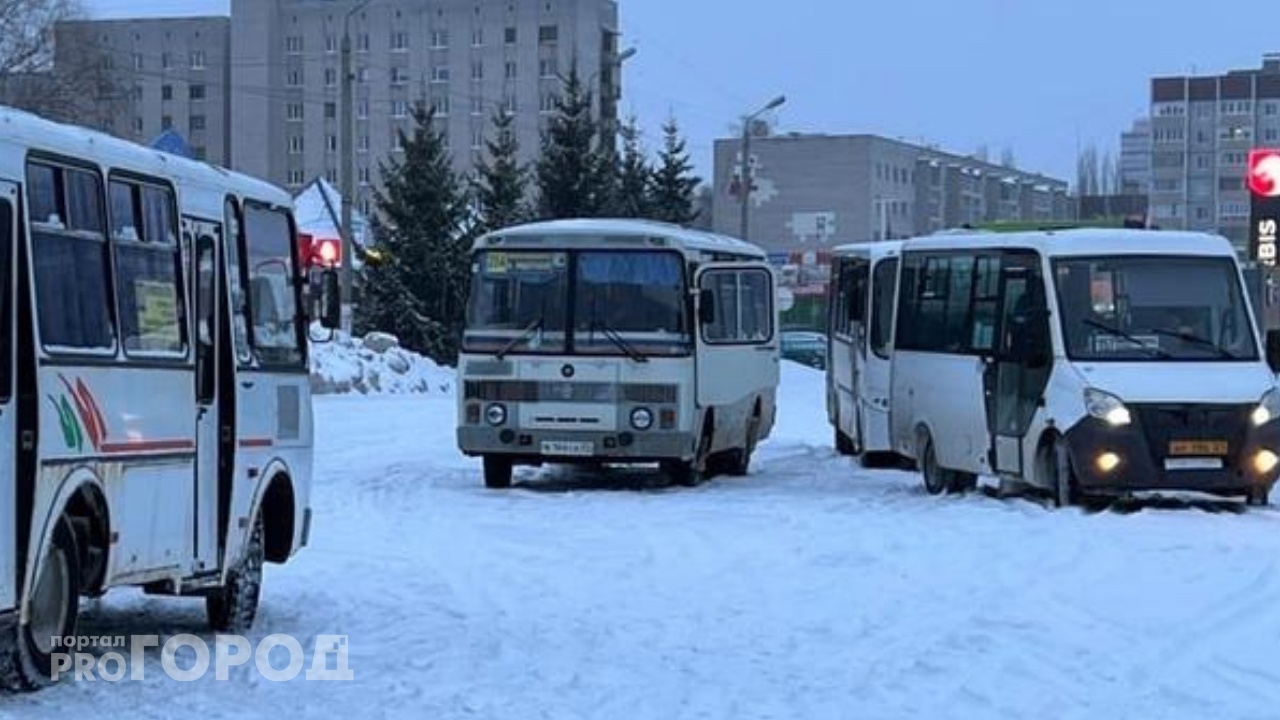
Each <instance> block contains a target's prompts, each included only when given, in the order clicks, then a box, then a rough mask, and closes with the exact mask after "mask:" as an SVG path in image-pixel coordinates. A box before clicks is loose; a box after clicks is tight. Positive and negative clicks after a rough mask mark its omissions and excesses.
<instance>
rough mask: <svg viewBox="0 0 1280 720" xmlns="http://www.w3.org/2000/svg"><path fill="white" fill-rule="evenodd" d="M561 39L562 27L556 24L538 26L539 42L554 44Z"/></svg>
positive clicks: (540, 43) (541, 43)
mask: <svg viewBox="0 0 1280 720" xmlns="http://www.w3.org/2000/svg"><path fill="white" fill-rule="evenodd" d="M559 40H560V28H559V27H557V26H555V25H543V26H541V27H539V28H538V44H539V45H552V44H555V43H556V42H558V41H559Z"/></svg>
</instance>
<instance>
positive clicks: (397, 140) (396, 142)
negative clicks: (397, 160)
mask: <svg viewBox="0 0 1280 720" xmlns="http://www.w3.org/2000/svg"><path fill="white" fill-rule="evenodd" d="M391 152H404V131H403V130H401V129H400V128H392V129H391Z"/></svg>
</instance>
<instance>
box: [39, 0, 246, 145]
mask: <svg viewBox="0 0 1280 720" xmlns="http://www.w3.org/2000/svg"><path fill="white" fill-rule="evenodd" d="M54 35H55V38H54V43H55V45H54V48H55V49H54V73H55V74H63V75H65V74H69V73H75V74H80V73H83V72H85V68H89V67H98V68H101V69H103V70H105V74H106V76H107V78H109V80H106V81H104V83H109V84H110V85H111V86H112V91H111V92H101V93H96V94H92V95H86V96H84V97H82V98H80V102H81V104H82V107H80V108H79V109H78V111H76V112H74V113H70V114H71V115H73V116H74V117H72V118H69V119H73V120H75V121H78V122H80V123H82V124H85V125H89V126H92V127H94V128H96V129H99V130H103V131H106V132H108V133H111V134H113V135H116V136H119V137H123V138H126V139H128V140H133V141H135V142H140V143H144V144H147V143H150V142H152V141H154V140H155V139H156V138H157V137H159V136H160V135H161V134H163V133H165V131H173V132H175V133H177V134H179V135H181V136H182V137H183V138H184V139H185V140H186V142H187V145H188V146H189V147H190V149H191V151H192V154H193V155H194V156H195V157H197V158H200V159H207V160H209V161H210V162H214V163H218V164H221V165H227V164H229V163H230V161H231V116H230V109H231V103H230V93H229V88H230V84H231V79H232V74H231V63H230V58H231V21H230V19H229V18H225V17H191V18H154V19H153V18H148V19H132V20H77V21H68V22H62V23H58V24H57V25H56V26H55V29H54ZM60 114H61V113H60Z"/></svg>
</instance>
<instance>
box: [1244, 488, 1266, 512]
mask: <svg viewBox="0 0 1280 720" xmlns="http://www.w3.org/2000/svg"><path fill="white" fill-rule="evenodd" d="M1270 498H1271V488H1269V487H1260V488H1250V489H1249V494H1248V495H1246V496H1245V499H1244V504H1245V505H1246V506H1248V507H1266V506H1267V505H1269V504H1270V503H1271V499H1270Z"/></svg>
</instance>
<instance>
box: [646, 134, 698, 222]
mask: <svg viewBox="0 0 1280 720" xmlns="http://www.w3.org/2000/svg"><path fill="white" fill-rule="evenodd" d="M662 135H663V147H662V152H661V153H660V154H659V156H658V165H657V167H656V168H655V169H654V172H653V193H652V195H651V203H652V214H651V217H652V218H653V219H655V220H665V221H666V222H670V223H675V224H677V225H688V224H689V223H691V222H693V221H694V220H696V219H697V217H698V209H697V204H696V203H697V189H698V183H700V182H702V180H701V178H699V177H698V176H696V175H694V174H693V163H691V162H690V161H689V153H688V152H687V151H686V150H685V141H684V138H682V137H680V128H679V126H678V125H677V124H676V121H675V118H671V119H670V120H668V121H667V122H666V124H665V125H663V126H662Z"/></svg>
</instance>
